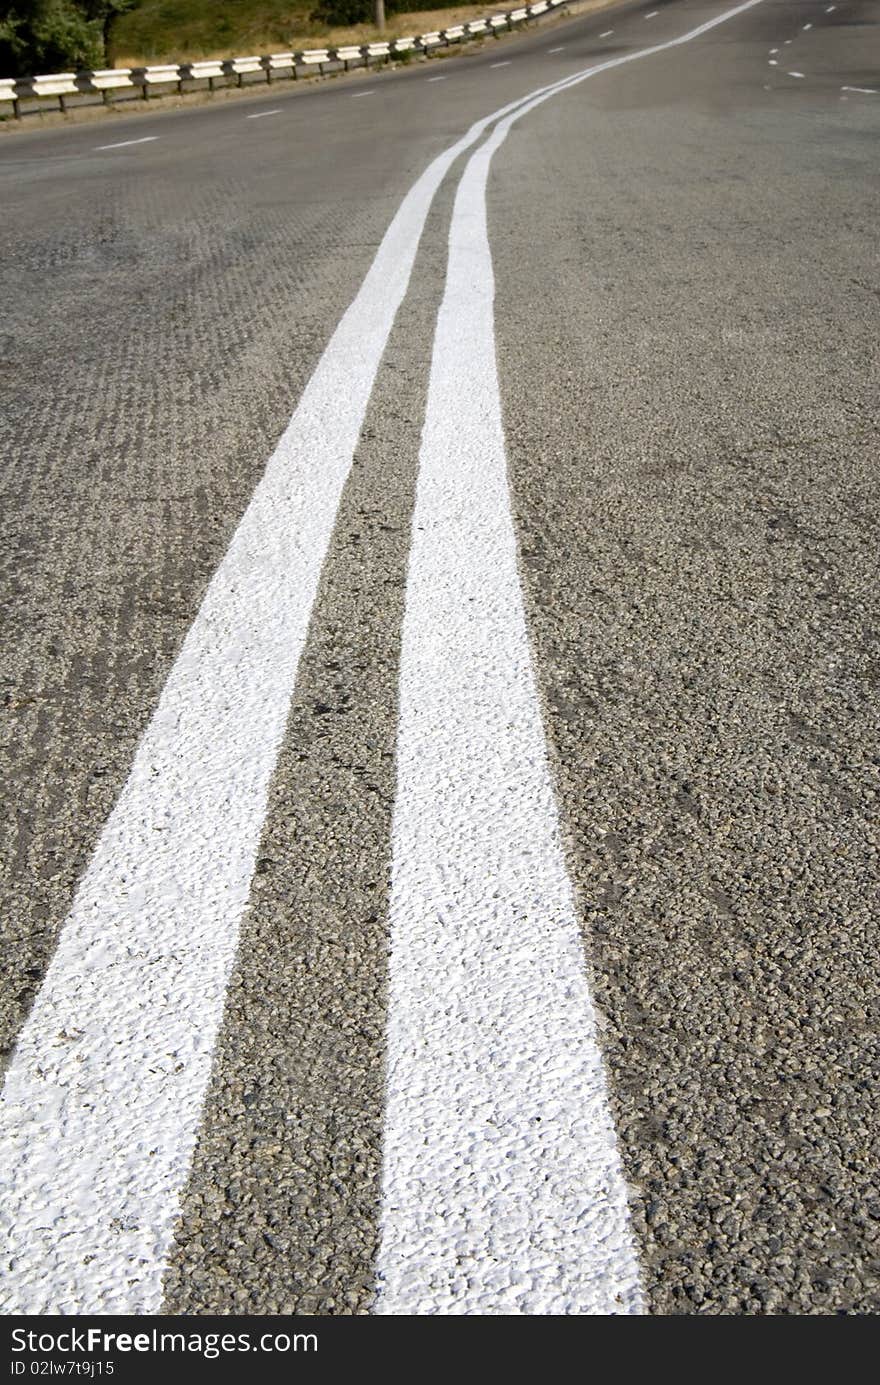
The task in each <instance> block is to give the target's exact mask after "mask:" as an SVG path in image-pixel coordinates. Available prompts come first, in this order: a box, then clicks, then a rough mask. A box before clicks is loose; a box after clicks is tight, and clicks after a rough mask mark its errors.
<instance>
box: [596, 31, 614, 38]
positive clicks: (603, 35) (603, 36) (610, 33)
mask: <svg viewBox="0 0 880 1385" xmlns="http://www.w3.org/2000/svg"><path fill="white" fill-rule="evenodd" d="M613 33H614V30H613V29H606V30H605V32H604V34H600V35H599V37H600V38H610V37H611V35H612V34H613Z"/></svg>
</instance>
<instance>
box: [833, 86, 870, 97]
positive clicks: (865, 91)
mask: <svg viewBox="0 0 880 1385" xmlns="http://www.w3.org/2000/svg"><path fill="white" fill-rule="evenodd" d="M840 90H841V91H857V92H860V93H861V95H862V96H877V95H880V92H878V89H877V87H841V88H840Z"/></svg>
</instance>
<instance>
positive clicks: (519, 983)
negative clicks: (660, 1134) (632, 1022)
mask: <svg viewBox="0 0 880 1385" xmlns="http://www.w3.org/2000/svg"><path fill="white" fill-rule="evenodd" d="M759 3H761V0H748V2H747V3H745V4H740V5H738V6H737V7H736V8H734V9H731V10H728V11H726V12H725V13H724V14H721V15H719V16H718V17H717V18H715V19H713V20H710V21H709V22H708V23H706V24H703V25H701V26H699V28H696V29H693V30H691V31H690V32H689V33H687V34H685V35H682V36H681V37H680V38H677V39H672V40H669V41H668V42H665V43H661V44H656V45H654V46H652V47H651V48H646V49H642V50H640V51H639V52H637V53H632V54H629V55H626V56H623V57H618V58H614V59H611V60H609V61H607V62H603V63H600V64H597V65H596V66H594V67H591V68H588V69H586V70H584V71H583V72H581V73H578V74H576V75H574V76H573V77H570V78H568V79H566V80H564V81H561V82H557V83H554V84H552V85H551V86H548V87H545V88H542V89H541V90H539V91H537V92H535V93H533V94H532V95H531V96H530V97H528V98H525V99H523V100H521V101H519V102H513V103H511V104H510V105H508V106H506V107H504V108H503V109H501V110H499V111H496V112H494V113H493V114H492V115H491V116H488V117H487V118H486V119H484V120H481V121H478V122H477V123H476V124H475V125H473V126H472V127H471V129H470V130H469V131H468V132H467V134H466V135H465V136H464V137H463V138H462V139H460V140H459V141H457V143H456V144H454V145H453V146H451V148H450V149H448V150H446V152H445V153H443V154H442V155H440V156H439V157H438V158H437V159H435V160H434V162H433V163H432V164H431V165H430V167H429V168H428V169H427V170H426V171H425V173H423V174H422V176H421V177H420V178H419V180H418V181H417V182H416V184H415V185H414V186H413V188H412V189H411V190H410V192H409V193H408V194H407V196H406V198H405V199H404V201H403V203H402V204H401V206H400V208H399V210H398V212H397V214H396V216H395V217H394V220H393V221H392V223H391V225H390V227H389V228H388V231H387V232H386V234H385V237H384V238H383V241H382V244H381V245H380V247H379V250H378V252H377V255H376V258H375V260H374V261H373V264H372V266H371V267H370V270H369V272H368V274H367V276H366V278H365V280H364V282H363V284H362V286H361V289H360V291H359V292H358V294H357V297H356V298H355V300H354V302H353V303H352V305H351V306H350V308H349V309H348V311H347V312H346V314H345V316H344V317H343V319H342V321H341V322H340V324H339V326H338V328H337V329H336V332H335V333H334V335H333V337H332V339H331V341H330V343H329V345H328V346H327V348H326V350H325V352H324V355H323V356H322V358H321V360H320V362H319V363H318V366H317V369H316V370H315V373H314V375H313V376H312V378H311V380H310V382H309V384H308V386H307V387H306V390H305V392H304V394H303V396H302V399H301V400H300V403H299V406H298V407H297V409H296V412H295V413H294V415H293V418H292V419H291V421H290V424H289V425H288V428H287V430H286V431H285V433H284V435H283V437H282V439H281V441H280V442H279V444H278V447H277V448H276V450H275V452H274V454H273V455H272V457H271V458H270V460H269V463H268V465H267V468H266V472H265V475H264V477H263V479H262V481H261V482H260V484H259V486H258V487H257V489H256V491H255V493H254V496H253V499H252V500H251V503H250V505H249V506H248V509H247V511H246V512H245V515H244V517H243V518H242V521H241V523H240V525H239V527H238V529H237V530H236V533H235V535H234V537H233V540H232V543H231V545H230V547H229V550H228V552H227V554H226V556H225V557H224V559H223V561H222V563H221V565H220V567H219V568H218V570H217V572H216V574H215V576H214V578H213V580H212V582H211V584H210V586H209V588H208V591H207V593H206V595H205V599H204V601H203V603H202V607H201V609H200V611H199V613H198V616H197V617H196V620H195V622H194V624H193V626H192V628H191V630H190V632H189V634H188V636H187V638H186V641H185V643H184V646H183V648H182V650H181V653H180V655H179V656H178V659H177V661H176V662H175V664H174V667H173V668H172V671H171V674H170V676H169V679H168V682H167V684H166V686H165V689H164V691H163V693H162V695H161V697H160V700H159V704H158V706H157V709H156V712H155V714H154V716H153V719H152V721H151V722H150V725H149V726H148V728H147V730H146V732H145V734H144V736H143V739H142V740H141V742H140V745H139V747H138V750H137V753H136V756H135V760H134V764H133V766H132V770H131V774H130V776H129V779H128V781H127V783H126V785H125V787H124V789H123V791H122V794H121V796H120V799H119V801H118V803H117V805H116V807H115V808H114V810H113V813H112V814H111V816H110V818H109V820H108V822H107V825H106V827H105V829H104V831H103V833H102V835H101V838H100V840H99V843H98V846H97V848H96V850H95V853H94V856H93V857H92V860H91V862H90V864H89V866H88V868H87V871H86V873H85V876H84V878H83V880H82V883H81V885H80V888H79V890H78V892H77V896H76V899H75V901H74V904H73V907H72V909H71V912H70V914H69V916H68V918H67V920H66V922H65V924H64V927H63V929H62V932H61V937H60V941H59V945H58V949H57V951H56V954H55V956H54V958H53V961H52V963H51V965H50V967H49V969H48V972H47V974H46V978H45V981H44V984H43V987H42V989H41V991H40V994H39V996H38V997H37V1000H36V1003H35V1005H34V1008H33V1011H32V1013H31V1015H30V1018H29V1019H28V1021H27V1023H26V1025H25V1026H24V1028H23V1030H22V1033H21V1036H20V1039H19V1043H18V1047H17V1050H16V1053H15V1056H14V1058H13V1061H12V1064H11V1066H10V1069H9V1072H8V1075H7V1080H6V1086H5V1091H4V1094H3V1103H2V1114H0V1168H2V1169H3V1170H4V1171H5V1172H4V1178H5V1181H6V1189H5V1194H4V1197H3V1206H2V1223H0V1225H2V1229H3V1231H4V1233H5V1236H6V1240H7V1246H8V1261H7V1263H8V1265H9V1270H8V1271H7V1277H6V1282H5V1284H4V1286H3V1290H2V1296H0V1304H2V1306H3V1307H4V1309H5V1311H7V1312H28V1313H147V1312H157V1311H158V1310H159V1309H160V1307H161V1300H162V1277H163V1273H164V1267H165V1263H166V1260H167V1256H168V1253H169V1250H170V1247H171V1243H172V1239H173V1235H174V1228H175V1224H176V1219H177V1216H178V1212H179V1205H180V1198H181V1194H182V1191H183V1189H184V1186H185V1183H186V1178H187V1175H188V1172H189V1167H190V1162H191V1157H192V1151H193V1146H194V1143H195V1138H196V1133H197V1128H198V1123H199V1117H200V1112H201V1106H202V1102H203V1100H204V1096H205V1092H206V1089H207V1084H208V1080H209V1077H210V1067H211V1056H212V1053H213V1049H214V1045H215V1041H216V1037H217V1031H218V1028H219V1025H220V1022H221V1019H222V1012H223V1004H224V996H225V991H226V985H227V982H228V978H229V974H230V971H231V968H232V965H233V961H234V957H235V951H236V946H237V942H238V934H239V924H240V920H241V915H242V911H243V909H244V907H245V905H246V903H247V899H248V893H249V888H250V881H251V876H252V873H253V868H254V863H255V858H256V852H257V847H258V844H259V837H260V832H261V829H262V824H263V819H264V816H265V810H266V799H267V792H268V785H269V779H270V776H271V773H272V771H273V768H274V765H275V762H276V758H277V754H278V751H279V748H280V744H281V739H282V736H283V734H284V727H285V722H286V718H287V712H288V707H289V703H290V699H291V696H292V693H293V687H294V680H295V677H296V671H297V666H298V663H299V658H300V655H301V652H302V649H303V645H304V643H305V638H306V631H307V628H308V622H309V617H310V615H311V611H312V606H313V604H314V599H315V594H316V591H317V586H318V580H319V576H320V571H321V567H322V564H323V561H324V557H325V554H326V551H327V547H328V545H329V541H330V537H331V534H332V530H333V526H334V522H335V517H336V512H337V508H338V505H339V500H340V497H341V493H342V489H343V486H344V484H345V480H346V477H347V476H348V472H349V469H350V465H351V459H352V456H353V453H354V450H355V447H356V444H357V440H358V436H359V433H360V429H361V426H362V422H363V418H364V413H365V411H366V407H367V404H368V401H369V397H370V394H371V391H372V388H373V383H374V380H375V375H376V371H377V369H378V366H379V362H380V360H381V357H382V354H383V351H384V349H385V345H386V343H387V340H388V336H389V333H390V331H391V327H392V324H393V322H394V318H395V316H396V313H397V310H398V308H399V306H400V303H401V301H402V300H403V297H404V294H405V292H406V289H407V286H408V283H409V278H410V274H411V270H412V266H413V262H414V259H415V254H416V250H417V247H418V244H419V240H420V237H421V233H422V230H423V227H424V224H425V219H426V217H427V214H428V210H429V208H430V205H431V202H432V200H433V197H434V193H435V192H436V190H437V188H438V186H439V185H440V182H441V181H442V179H443V178H444V177H445V175H446V173H447V172H448V171H449V169H450V167H451V165H452V164H453V162H454V161H455V160H456V159H457V158H458V156H459V155H460V154H462V153H464V152H466V151H467V150H468V149H469V148H471V147H472V146H473V145H474V144H475V143H476V142H477V140H479V139H480V137H481V136H482V135H483V134H484V133H485V132H486V131H487V129H489V127H490V126H491V125H493V124H495V129H494V131H493V133H492V135H491V137H490V139H489V140H488V141H487V142H486V143H485V145H483V146H482V147H481V149H480V150H479V151H478V152H477V154H475V155H474V156H473V158H472V160H471V162H470V163H469V164H468V166H467V168H466V169H465V172H464V175H463V177H462V180H461V184H460V187H459V191H458V195H457V198H456V205H455V211H454V215H453V222H452V228H451V233H450V260H449V274H448V278H447V285H446V292H445V296H444V301H443V305H442V307H441V311H440V316H439V319H438V327H437V336H436V340H435V349H434V358H433V364H432V371H431V383H430V389H429V400H428V411H427V416H426V422H425V431H424V436H423V446H422V457H421V473H420V479H419V486H418V495H417V502H416V514H415V520H414V526H415V527H414V533H413V550H412V557H411V563H410V571H409V578H408V587H407V609H406V618H405V620H406V624H405V630H404V642H403V651H402V669H401V726H400V741H399V764H400V771H399V775H400V782H399V788H398V800H397V806H396V810H395V821H394V868H393V884H392V899H391V915H392V918H391V924H392V949H393V951H392V962H391V1008H390V1016H389V1057H388V1073H389V1078H388V1087H389V1094H388V1115H387V1126H386V1132H387V1133H386V1174H385V1192H384V1199H385V1201H384V1209H383V1239H382V1250H381V1255H380V1265H379V1272H380V1295H379V1311H380V1312H385V1313H397V1312H406V1313H425V1312H454V1313H468V1312H472V1313H495V1312H519V1313H540V1312H569V1313H583V1312H593V1311H595V1312H611V1311H638V1309H639V1307H640V1296H639V1289H638V1279H637V1272H636V1265H635V1258H634V1255H633V1250H632V1245H631V1240H630V1234H629V1229H628V1223H627V1213H626V1194H625V1188H624V1184H623V1180H622V1176H621V1173H620V1168H619V1162H618V1157H617V1152H616V1146H615V1139H614V1133H613V1127H612V1124H611V1120H610V1117H609V1114H608V1109H607V1100H606V1095H605V1088H604V1078H603V1073H602V1064H601V1058H600V1055H599V1050H598V1046H597V1044H596V1039H595V1031H594V1020H593V1015H592V1010H591V1005H590V998H589V993H588V989H587V983H586V979H585V974H584V969H583V961H582V956H581V946H580V941H579V938H578V932H577V922H576V917H575V912H574V908H573V904H572V900H571V891H570V886H569V884H568V880H567V877H566V873H565V866H564V862H563V858H562V853H561V850H560V847H559V841H558V833H557V826H556V811H555V807H554V803H553V794H552V787H551V783H550V778H549V773H548V769H547V763H546V755H545V749H544V740H543V729H542V726H541V720H540V712H539V709H538V704H537V699H536V695H535V687H534V678H533V674H532V670H531V663H530V658H529V649H528V640H527V636H526V630H525V622H524V617H523V610H522V600H521V595H520V590H519V583H518V577H517V571H516V552H515V540H514V534H513V528H512V523H511V518H510V510H509V504H508V496H507V485H506V477H505V461H504V443H503V434H502V429H501V414H500V407H499V403H498V387H497V379H496V375H495V359H494V334H493V322H492V289H491V257H490V252H489V245H488V239H487V236H486V218H485V182H486V176H487V172H488V167H489V162H490V160H491V157H492V154H493V153H494V151H495V149H497V147H498V146H499V145H500V144H501V142H502V141H503V139H504V138H505V136H506V134H507V131H508V129H509V128H510V126H511V125H512V123H513V122H514V121H515V120H517V119H519V118H520V117H521V116H522V115H524V114H526V113H527V112H528V111H530V110H532V109H534V107H535V106H537V105H538V104H540V103H541V102H543V101H545V100H548V99H549V98H550V97H551V96H553V95H555V94H556V93H557V92H560V91H564V90H566V89H567V88H568V87H570V86H574V85H577V84H578V83H579V82H582V81H584V80H586V79H587V78H589V77H592V76H594V75H596V74H597V73H599V72H603V71H607V70H608V69H610V68H613V67H618V66H621V65H622V64H624V63H627V62H632V61H635V60H637V59H639V58H643V57H647V56H649V55H651V54H653V53H658V52H662V51H664V50H665V49H668V48H672V47H675V46H676V45H678V44H683V43H687V42H690V41H691V40H692V39H695V38H697V37H699V35H701V34H703V33H706V32H708V31H709V30H710V29H712V28H714V27H715V26H716V25H718V24H722V23H724V22H726V21H727V20H729V19H732V18H733V17H734V16H735V15H737V14H740V13H742V12H743V11H744V10H748V9H751V8H752V7H753V6H754V5H756V4H759ZM453 406H454V407H453ZM452 417H455V420H456V421H455V428H454V441H453V433H452V429H451V427H450V418H452ZM477 543H479V544H480V545H482V546H483V554H484V562H483V563H482V564H481V565H480V566H477V565H476V564H475V562H474V552H475V549H474V545H475V544H477ZM438 621H439V622H440V624H439V627H438V624H437V623H436V622H438ZM434 680H440V683H441V684H442V686H441V685H438V686H437V688H436V689H435V687H434ZM426 968H427V970H425V969H426ZM431 1199H433V1201H431Z"/></svg>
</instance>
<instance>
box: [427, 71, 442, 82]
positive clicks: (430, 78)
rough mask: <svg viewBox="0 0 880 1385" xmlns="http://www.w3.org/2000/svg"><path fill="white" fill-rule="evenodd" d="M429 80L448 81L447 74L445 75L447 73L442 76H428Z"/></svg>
mask: <svg viewBox="0 0 880 1385" xmlns="http://www.w3.org/2000/svg"><path fill="white" fill-rule="evenodd" d="M428 81H429V82H445V81H446V75H445V73H444V75H443V76H442V77H429V78H428Z"/></svg>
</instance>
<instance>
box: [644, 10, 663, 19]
mask: <svg viewBox="0 0 880 1385" xmlns="http://www.w3.org/2000/svg"><path fill="white" fill-rule="evenodd" d="M659 13H660V11H659V10H651V12H650V14H646V15H645V18H646V19H656V18H657V16H658V14H659Z"/></svg>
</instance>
